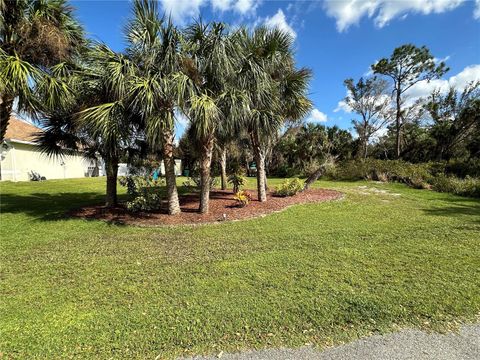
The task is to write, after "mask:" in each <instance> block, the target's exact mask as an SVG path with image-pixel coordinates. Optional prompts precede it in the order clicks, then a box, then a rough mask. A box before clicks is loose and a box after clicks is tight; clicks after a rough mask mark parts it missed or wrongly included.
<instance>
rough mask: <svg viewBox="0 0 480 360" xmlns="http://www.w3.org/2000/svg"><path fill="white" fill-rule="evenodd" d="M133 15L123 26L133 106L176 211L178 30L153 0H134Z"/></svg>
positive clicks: (181, 90) (181, 81)
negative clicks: (159, 157) (157, 155)
mask: <svg viewBox="0 0 480 360" xmlns="http://www.w3.org/2000/svg"><path fill="white" fill-rule="evenodd" d="M133 11H134V17H133V19H132V20H131V21H130V23H129V24H128V26H127V31H126V36H127V40H128V42H129V47H128V49H127V53H128V54H129V56H130V57H131V58H132V60H133V62H134V64H135V74H134V76H133V77H132V79H131V81H130V83H129V96H130V98H131V103H132V106H133V109H134V111H135V112H136V113H138V114H140V115H141V117H142V118H143V121H144V123H145V128H146V135H147V138H148V141H149V143H150V145H151V147H153V148H158V147H161V149H162V154H163V161H164V165H165V178H166V183H167V194H168V213H169V214H171V215H173V214H177V213H179V212H180V204H179V200H178V192H177V185H176V177H175V159H174V153H173V150H174V144H173V142H174V122H175V116H174V114H175V112H174V110H175V108H176V106H177V105H179V104H181V103H182V101H183V97H184V94H185V91H186V90H185V86H186V85H187V84H188V81H187V80H188V78H187V77H186V75H184V74H183V73H181V72H180V66H181V57H180V52H179V45H180V41H181V36H180V33H179V32H178V31H177V29H176V28H175V27H174V26H173V24H172V22H171V21H170V20H169V21H168V22H165V21H163V19H160V18H159V17H158V11H157V5H156V2H155V1H150V0H141V1H140V0H137V1H135V2H134V5H133Z"/></svg>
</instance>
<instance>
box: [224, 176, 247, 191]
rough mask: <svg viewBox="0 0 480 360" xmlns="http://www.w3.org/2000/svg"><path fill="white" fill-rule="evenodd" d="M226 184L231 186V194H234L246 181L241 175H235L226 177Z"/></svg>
mask: <svg viewBox="0 0 480 360" xmlns="http://www.w3.org/2000/svg"><path fill="white" fill-rule="evenodd" d="M228 183H229V184H232V187H233V193H234V194H236V193H238V192H239V191H240V189H241V188H242V187H244V186H245V184H246V183H247V179H246V178H245V176H243V175H242V174H239V173H236V174H232V175H230V176H229V177H228Z"/></svg>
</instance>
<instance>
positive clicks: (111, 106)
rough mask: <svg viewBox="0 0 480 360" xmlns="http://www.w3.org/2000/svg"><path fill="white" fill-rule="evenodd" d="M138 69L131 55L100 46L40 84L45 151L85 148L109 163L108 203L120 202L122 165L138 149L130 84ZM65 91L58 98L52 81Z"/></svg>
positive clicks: (139, 135)
mask: <svg viewBox="0 0 480 360" xmlns="http://www.w3.org/2000/svg"><path fill="white" fill-rule="evenodd" d="M133 70H134V67H133V65H132V63H131V61H130V59H129V58H128V57H127V56H125V55H123V54H119V53H116V52H114V51H112V50H111V49H110V48H108V47H107V46H106V45H102V44H97V45H96V46H94V47H92V48H90V49H89V51H88V52H87V53H86V54H85V56H84V57H83V58H81V59H79V62H78V63H77V65H76V66H75V67H70V66H68V65H66V64H60V65H58V66H56V67H54V68H53V71H52V74H51V76H48V77H46V78H45V79H48V81H42V82H40V83H39V84H40V86H38V87H37V88H36V93H37V94H38V95H37V96H38V97H39V98H41V99H42V100H43V101H42V106H41V113H42V116H43V119H42V120H41V121H42V123H43V126H44V128H45V132H44V133H43V134H42V135H41V136H40V137H39V139H38V142H39V143H40V145H41V147H42V149H43V152H45V153H47V154H49V155H52V156H62V155H64V154H66V153H67V154H68V153H69V152H73V151H82V152H83V153H84V154H85V155H86V156H87V157H96V155H97V154H100V156H101V157H102V158H103V159H104V161H105V167H106V175H107V184H106V200H105V205H106V206H107V207H110V206H115V205H117V173H118V163H119V161H120V159H121V158H122V157H126V156H127V155H128V154H131V153H132V152H134V151H137V150H139V148H140V141H139V139H141V138H142V136H143V133H142V123H141V118H140V117H139V116H138V114H136V113H135V112H134V111H132V108H131V104H130V102H129V100H130V97H129V93H128V90H129V87H128V85H129V83H130V81H131V78H132V77H133ZM52 83H56V86H55V88H57V89H61V90H60V91H59V92H58V94H57V95H58V96H56V95H55V94H56V92H55V91H52V90H51V88H52V86H51V84H52Z"/></svg>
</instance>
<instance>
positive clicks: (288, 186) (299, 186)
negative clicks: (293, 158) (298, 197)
mask: <svg viewBox="0 0 480 360" xmlns="http://www.w3.org/2000/svg"><path fill="white" fill-rule="evenodd" d="M303 186H304V184H303V181H301V180H300V179H299V178H293V179H287V180H285V181H284V182H283V183H282V184H281V185H279V186H277V187H276V188H275V192H274V195H275V196H282V197H285V196H293V195H295V194H297V193H299V192H300V191H302V190H303Z"/></svg>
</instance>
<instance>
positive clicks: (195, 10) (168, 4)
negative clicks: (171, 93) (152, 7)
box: [160, 0, 205, 23]
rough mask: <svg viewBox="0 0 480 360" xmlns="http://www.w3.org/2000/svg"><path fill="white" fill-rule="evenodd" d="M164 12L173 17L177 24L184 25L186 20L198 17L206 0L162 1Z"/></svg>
mask: <svg viewBox="0 0 480 360" xmlns="http://www.w3.org/2000/svg"><path fill="white" fill-rule="evenodd" d="M160 4H161V5H162V9H163V11H165V13H166V15H167V16H172V19H173V20H174V21H175V22H179V23H183V22H184V21H185V19H188V18H192V17H196V16H198V14H200V7H201V6H203V5H204V4H205V0H160Z"/></svg>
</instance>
